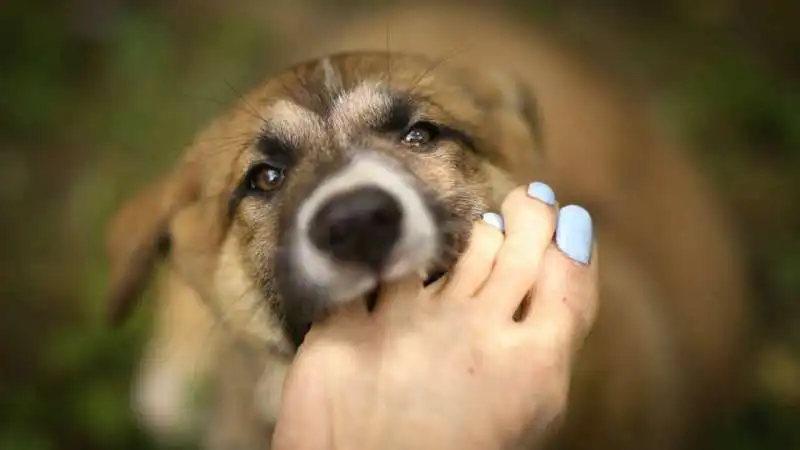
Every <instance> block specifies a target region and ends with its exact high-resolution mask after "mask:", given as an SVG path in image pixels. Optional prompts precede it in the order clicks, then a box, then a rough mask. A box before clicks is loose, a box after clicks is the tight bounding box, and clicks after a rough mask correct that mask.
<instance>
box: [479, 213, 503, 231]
mask: <svg viewBox="0 0 800 450" xmlns="http://www.w3.org/2000/svg"><path fill="white" fill-rule="evenodd" d="M481 218H482V219H483V221H484V222H486V223H488V224H489V225H491V226H493V227H495V228H497V229H498V230H500V231H505V225H504V224H503V218H502V217H501V216H500V214H497V213H493V212H488V213H484V214H483V216H481Z"/></svg>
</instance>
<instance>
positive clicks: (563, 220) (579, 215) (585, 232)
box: [556, 205, 594, 264]
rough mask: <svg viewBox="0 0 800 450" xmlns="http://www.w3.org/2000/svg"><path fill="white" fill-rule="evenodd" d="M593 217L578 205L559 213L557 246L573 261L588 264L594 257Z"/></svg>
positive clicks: (567, 207) (563, 209) (566, 207)
mask: <svg viewBox="0 0 800 450" xmlns="http://www.w3.org/2000/svg"><path fill="white" fill-rule="evenodd" d="M593 234H594V230H592V217H591V216H590V215H589V212H588V211H586V210H585V209H583V208H581V207H580V206H578V205H567V206H565V207H563V208H561V210H560V211H559V212H558V221H557V223H556V245H557V246H558V248H559V249H561V251H562V252H564V253H565V254H566V255H567V256H569V257H570V258H572V259H573V260H575V261H577V262H579V263H582V264H588V263H589V259H590V258H591V257H592V239H593Z"/></svg>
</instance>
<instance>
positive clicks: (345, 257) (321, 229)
mask: <svg viewBox="0 0 800 450" xmlns="http://www.w3.org/2000/svg"><path fill="white" fill-rule="evenodd" d="M402 224H403V211H402V209H401V207H400V204H399V203H398V202H397V200H396V199H395V198H394V197H393V196H392V195H390V194H389V193H387V192H386V191H384V190H382V189H380V188H373V187H367V188H358V189H354V190H352V191H348V192H344V193H341V194H338V195H336V196H335V197H333V198H331V199H330V200H328V201H327V202H326V203H325V204H324V205H323V206H322V207H321V208H320V209H319V211H317V213H316V214H315V215H314V217H313V218H312V221H311V225H310V227H309V238H310V239H311V242H312V243H313V244H314V245H315V246H316V247H317V248H318V249H319V250H320V251H322V252H324V253H327V254H329V255H331V256H332V257H333V258H334V259H336V260H338V261H341V262H347V263H356V264H360V265H364V266H367V267H370V268H373V269H376V270H378V269H380V268H382V266H383V264H384V263H385V262H386V259H387V258H388V257H389V255H390V253H391V252H392V249H393V248H394V246H395V244H396V243H397V241H398V239H399V238H400V233H401V231H402Z"/></svg>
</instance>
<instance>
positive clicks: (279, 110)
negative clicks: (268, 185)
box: [262, 58, 393, 147]
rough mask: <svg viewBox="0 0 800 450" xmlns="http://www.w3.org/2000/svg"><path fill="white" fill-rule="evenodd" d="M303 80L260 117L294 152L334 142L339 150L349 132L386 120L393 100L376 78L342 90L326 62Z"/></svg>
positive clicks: (339, 79)
mask: <svg viewBox="0 0 800 450" xmlns="http://www.w3.org/2000/svg"><path fill="white" fill-rule="evenodd" d="M316 64H317V70H315V71H313V72H312V73H310V74H309V73H306V74H303V75H305V76H307V77H309V78H305V79H299V80H297V82H296V83H297V85H295V86H290V87H285V84H284V85H283V86H284V89H285V91H286V92H285V93H284V95H280V96H276V98H275V99H274V100H273V101H271V102H267V105H266V107H265V110H264V111H263V113H262V117H264V118H265V122H266V124H265V128H267V129H268V130H269V132H270V133H271V134H274V135H275V137H277V138H279V139H282V140H285V141H286V142H289V143H291V144H293V145H296V146H297V147H303V146H304V145H307V144H309V143H312V142H318V141H320V140H322V139H327V138H331V137H332V138H334V139H336V140H338V141H339V142H337V144H340V145H343V144H344V143H345V142H342V141H345V140H346V139H347V132H348V131H349V130H353V129H357V128H360V127H364V126H375V125H378V124H379V122H380V121H381V120H382V118H384V117H385V116H386V115H387V114H389V112H390V109H391V107H392V101H393V98H392V96H391V93H390V91H389V90H388V88H387V85H386V83H385V82H384V80H382V79H381V78H380V77H377V76H376V77H364V78H363V79H359V80H358V81H356V82H354V83H352V84H350V85H349V86H348V85H345V83H344V82H343V79H342V75H341V73H340V72H339V70H337V69H335V68H334V66H333V64H332V63H331V61H330V59H329V58H323V59H321V60H319V61H317V62H316Z"/></svg>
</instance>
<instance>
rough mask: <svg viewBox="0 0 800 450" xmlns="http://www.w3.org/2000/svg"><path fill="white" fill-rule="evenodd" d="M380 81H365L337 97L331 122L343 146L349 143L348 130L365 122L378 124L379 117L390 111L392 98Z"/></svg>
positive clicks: (353, 129)
mask: <svg viewBox="0 0 800 450" xmlns="http://www.w3.org/2000/svg"><path fill="white" fill-rule="evenodd" d="M381 86H382V85H381V82H379V81H365V82H363V83H361V84H359V85H358V86H356V87H355V88H353V89H351V90H350V91H347V92H345V93H343V94H342V95H340V96H339V97H337V98H336V102H335V103H334V105H333V111H331V116H330V119H329V120H330V124H331V127H332V128H333V129H334V130H336V132H337V133H338V135H337V136H336V137H337V141H338V144H339V145H341V146H342V147H346V146H347V144H348V135H347V131H348V130H352V131H357V130H355V129H356V128H357V127H359V126H363V125H364V124H373V125H377V122H378V120H379V118H381V117H383V116H385V115H386V113H388V112H389V108H391V106H392V99H391V97H390V96H389V93H388V92H387V91H386V90H384V89H383V88H382V87H381Z"/></svg>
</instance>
